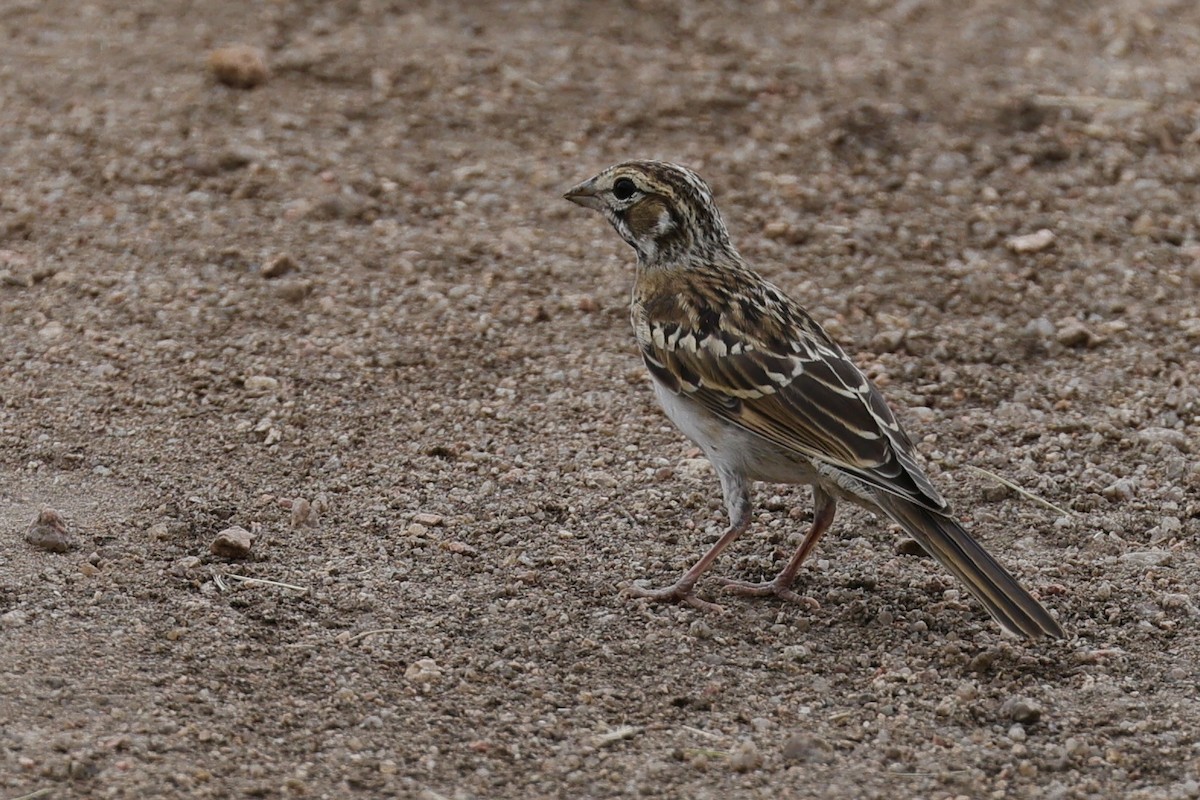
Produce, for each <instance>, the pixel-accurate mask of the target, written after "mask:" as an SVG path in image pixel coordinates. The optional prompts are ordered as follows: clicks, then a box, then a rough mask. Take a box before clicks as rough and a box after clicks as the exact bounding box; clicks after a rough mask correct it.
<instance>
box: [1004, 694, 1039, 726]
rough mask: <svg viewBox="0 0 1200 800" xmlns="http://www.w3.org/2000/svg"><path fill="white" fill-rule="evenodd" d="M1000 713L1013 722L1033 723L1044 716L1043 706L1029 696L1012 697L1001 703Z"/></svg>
mask: <svg viewBox="0 0 1200 800" xmlns="http://www.w3.org/2000/svg"><path fill="white" fill-rule="evenodd" d="M1000 713H1001V714H1002V715H1004V716H1006V717H1008V718H1009V719H1011V720H1012V721H1013V722H1020V723H1024V724H1032V723H1034V722H1037V721H1038V720H1039V719H1041V718H1042V707H1041V705H1039V704H1038V702H1037V701H1036V700H1031V699H1029V698H1028V697H1010V698H1009V699H1007V700H1005V701H1004V702H1003V703H1002V704H1001V705H1000Z"/></svg>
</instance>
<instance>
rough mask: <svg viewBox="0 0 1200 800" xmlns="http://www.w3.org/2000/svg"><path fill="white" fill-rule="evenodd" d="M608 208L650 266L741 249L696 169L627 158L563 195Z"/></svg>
mask: <svg viewBox="0 0 1200 800" xmlns="http://www.w3.org/2000/svg"><path fill="white" fill-rule="evenodd" d="M563 196H564V197H565V198H566V199H567V200H570V201H571V202H572V203H577V204H578V205H581V206H584V207H585V208H592V209H595V210H596V211H599V212H600V213H601V214H603V215H604V216H605V217H606V218H607V219H608V221H609V222H610V223H612V226H613V227H614V228H616V230H617V233H619V234H621V238H622V239H624V240H625V241H626V242H628V243H629V244H630V246H631V247H633V249H634V250H636V251H637V254H638V261H639V262H640V263H641V264H642V265H643V266H646V267H655V266H669V265H682V264H685V263H686V262H688V261H690V260H692V259H704V260H712V259H714V258H719V257H721V256H723V255H733V256H734V257H736V253H735V252H734V250H733V246H732V245H731V244H730V243H729V234H728V233H727V232H726V230H725V223H724V222H723V221H722V220H721V213H720V212H719V211H718V210H717V206H716V204H715V203H714V202H713V197H712V191H711V190H710V189H709V188H708V184H706V183H705V182H704V181H703V180H702V179H701V178H700V176H699V175H697V174H696V173H694V172H692V171H691V170H690V169H686V168H685V167H681V166H678V165H676V164H668V163H666V162H663V161H626V162H624V163H622V164H617V165H615V166H612V167H609V168H608V169H606V170H604V171H603V172H601V173H600V174H599V175H596V176H595V177H593V178H589V179H588V180H586V181H584V182H583V183H581V184H579V185H578V186H575V187H574V188H572V189H571V190H570V191H569V192H567V193H566V194H565V195H563Z"/></svg>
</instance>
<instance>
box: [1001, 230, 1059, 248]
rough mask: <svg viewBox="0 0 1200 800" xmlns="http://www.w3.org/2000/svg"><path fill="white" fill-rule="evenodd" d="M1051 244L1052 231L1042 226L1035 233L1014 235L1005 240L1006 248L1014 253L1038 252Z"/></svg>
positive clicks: (1052, 238) (1052, 241)
mask: <svg viewBox="0 0 1200 800" xmlns="http://www.w3.org/2000/svg"><path fill="white" fill-rule="evenodd" d="M1052 244H1054V231H1052V230H1050V229H1049V228H1042V229H1041V230H1039V231H1037V232H1036V233H1027V234H1025V235H1024V236H1014V237H1012V238H1011V239H1009V240H1008V241H1007V242H1005V245H1006V246H1007V247H1008V249H1009V250H1012V251H1013V252H1014V253H1039V252H1041V251H1042V250H1045V249H1046V248H1047V247H1049V246H1050V245H1052Z"/></svg>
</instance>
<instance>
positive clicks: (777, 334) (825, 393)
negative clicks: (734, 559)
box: [565, 161, 1064, 638]
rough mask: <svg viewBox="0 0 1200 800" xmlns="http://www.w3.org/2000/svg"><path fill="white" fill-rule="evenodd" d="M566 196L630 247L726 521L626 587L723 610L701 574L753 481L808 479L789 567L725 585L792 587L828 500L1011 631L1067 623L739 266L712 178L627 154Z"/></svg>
mask: <svg viewBox="0 0 1200 800" xmlns="http://www.w3.org/2000/svg"><path fill="white" fill-rule="evenodd" d="M565 197H566V199H568V200H570V201H572V202H574V203H577V204H579V205H581V206H585V207H587V208H591V209H595V210H596V211H599V212H600V213H601V214H603V215H604V216H605V217H606V218H607V219H608V221H609V222H610V223H612V226H613V227H614V228H616V230H617V233H619V234H620V235H621V238H623V239H624V240H625V241H626V242H628V243H629V244H630V245H631V246H632V247H633V249H634V250H635V251H637V279H636V284H635V288H634V292H633V304H632V321H633V328H634V331H635V332H636V334H637V341H638V345H639V346H640V347H641V352H642V359H643V360H644V361H645V363H646V367H647V368H648V369H649V370H650V375H651V376H652V378H653V384H654V390H655V393H656V394H657V395H658V399H659V401H660V402H661V403H662V406H663V408H664V409H665V410H666V413H667V416H669V417H670V418H671V420H672V421H673V422H674V423H675V424H676V425H677V426H678V427H679V428H680V429H681V430H682V431H683V432H684V433H685V434H687V436H688V437H690V438H691V439H692V441H694V442H695V443H696V444H697V445H699V447H700V448H701V449H702V450H703V451H704V453H705V455H706V456H707V457H708V459H709V461H711V462H712V464H713V467H714V468H715V469H716V472H717V475H718V477H719V478H720V481H721V488H722V490H723V492H724V497H725V506H726V508H727V510H728V512H729V520H730V524H729V527H728V529H726V531H725V532H724V534H723V535H722V536H721V538H720V539H719V540H718V541H717V542H716V544H714V545H713V546H712V548H711V549H709V551H708V552H707V553H705V554H704V556H703V557H702V558H701V559H700V560H699V561H697V562H696V564H695V565H694V566H693V567H692V568H691V569H689V570H688V571H687V572H686V573H684V574H683V576H682V577H680V578H679V580H677V581H676V582H675V583H673V584H671V585H670V586H667V587H664V588H661V589H646V588H642V587H634V588H632V589H629V590H627V591H628V592H629V593H630V594H632V595H635V596H637V597H645V598H650V599H652V600H676V601H682V602H686V603H688V604H690V605H693V606H696V607H698V608H705V609H713V608H718V607H717V606H715V605H714V604H712V603H709V602H707V601H705V600H702V599H700V598H699V597H697V596H696V595H695V594H694V588H695V585H696V581H697V580H698V579H699V578H700V576H701V575H702V574H703V573H704V571H705V570H707V569H708V568H709V566H710V565H711V564H712V562H713V561H714V559H716V558H717V556H718V555H719V554H720V553H721V551H722V550H724V549H725V548H726V547H728V546H729V544H730V543H731V542H733V541H734V540H735V539H736V538H737V537H738V536H740V535H741V534H742V533H743V532H745V530H746V529H747V527H749V525H750V520H751V502H750V489H751V484H752V482H753V481H756V480H759V481H769V482H772V483H788V484H808V485H810V486H812V491H813V500H814V504H815V511H814V515H813V522H812V526H811V527H810V528H809V530H808V533H807V535H806V536H805V538H804V540H803V542H802V543H801V544H800V547H799V548H798V549H797V550H796V553H795V555H793V556H792V558H791V560H790V561H789V562H788V564H787V566H786V567H784V569H783V570H782V571H781V572H780V573H779V574H778V575H777V576H776V577H775V579H774V580H771V581H768V582H765V583H744V582H740V581H724V583H725V584H726V586H727V587H728V588H729V589H730V590H731V591H734V592H736V593H742V594H751V595H771V594H774V595H778V596H780V597H784V598H789V599H796V598H797V595H796V594H795V593H794V592H793V591H792V589H791V586H792V582H793V581H794V580H795V578H796V573H797V571H798V570H799V568H800V565H801V564H802V563H803V562H804V559H805V557H806V556H807V555H808V554H809V552H810V551H811V550H812V549H813V547H814V546H815V545H816V544H817V541H818V540H819V539H820V538H821V535H822V534H823V533H824V532H825V530H826V529H827V528H828V527H829V525H830V523H832V522H833V517H834V511H835V509H836V504H837V500H839V499H845V500H850V501H853V502H855V503H858V504H860V505H863V506H866V507H867V508H870V509H872V510H875V511H878V512H881V513H883V514H885V515H887V516H888V517H890V518H891V519H893V520H895V521H896V522H897V523H898V524H899V525H900V526H901V527H902V528H903V529H904V530H905V531H907V532H908V533H909V535H911V536H912V537H913V538H914V539H916V540H917V542H918V543H920V545H921V547H923V548H924V549H925V551H926V552H928V553H929V554H930V555H932V556H933V557H934V558H936V559H937V560H938V561H939V562H941V564H942V565H943V566H945V567H946V569H948V570H950V572H952V573H954V574H955V575H956V576H958V578H959V579H960V580H962V582H963V583H964V584H965V585H966V587H967V588H968V589H969V590H970V591H971V593H972V594H973V595H974V596H975V597H976V598H977V599H978V600H979V602H981V603H982V604H983V605H984V607H985V608H987V610H988V611H989V612H991V614H992V616H994V617H995V618H996V620H997V622H999V623H1000V625H1002V626H1003V627H1004V628H1005V629H1007V630H1008V631H1011V632H1012V633H1014V634H1018V635H1023V636H1027V637H1030V638H1038V637H1041V636H1051V637H1056V638H1057V637H1062V636H1063V635H1064V634H1063V629H1062V627H1061V626H1060V625H1059V624H1058V622H1057V621H1056V620H1055V619H1054V617H1052V616H1051V615H1050V614H1049V613H1048V612H1047V611H1046V609H1045V608H1043V607H1042V605H1041V604H1040V603H1038V601H1037V600H1035V599H1034V598H1033V597H1032V596H1031V595H1030V594H1029V593H1028V592H1027V591H1025V589H1023V588H1022V587H1021V585H1020V584H1019V583H1017V581H1016V579H1015V578H1013V576H1012V575H1010V574H1009V573H1008V571H1006V570H1005V569H1004V567H1002V566H1001V565H1000V564H999V563H998V562H997V561H996V559H994V558H993V557H992V556H991V555H990V554H989V553H988V552H987V551H986V550H984V548H983V547H982V546H981V545H980V544H979V543H978V542H976V541H975V540H974V539H973V538H971V536H970V535H969V534H968V533H967V532H966V531H965V530H963V528H962V526H961V525H959V524H958V522H957V521H955V519H954V518H953V517H952V516H950V513H949V507H948V505H947V503H946V501H945V500H944V499H943V498H942V496H941V494H939V493H938V490H937V489H936V488H934V486H933V484H932V483H931V482H930V480H929V478H928V477H927V476H926V475H925V472H924V471H923V470H922V469H921V466H920V465H919V464H918V462H917V458H916V456H915V454H914V448H913V445H912V441H911V440H910V439H909V437H908V435H907V434H906V433H905V432H904V429H903V428H902V427H901V426H900V423H899V422H898V421H897V420H896V417H895V415H894V414H893V413H892V411H891V409H890V408H888V405H887V403H886V402H884V399H883V396H882V395H881V394H880V393H879V390H878V389H876V388H875V386H874V385H873V384H872V383H871V382H870V380H868V379H867V377H866V376H865V375H863V373H862V372H861V371H859V369H858V368H857V367H855V366H854V364H853V363H852V362H851V361H850V359H849V358H848V357H847V356H846V354H845V352H844V351H843V350H842V348H841V347H839V346H838V345H837V344H836V343H835V342H834V341H833V340H832V339H831V338H830V337H829V335H828V334H827V333H826V332H825V331H824V330H823V329H822V328H821V326H820V325H818V324H817V323H816V322H815V321H814V320H813V318H812V317H810V316H809V315H808V313H807V312H806V311H805V310H804V309H803V308H801V306H800V305H799V304H798V303H796V302H795V301H794V300H792V299H790V298H789V297H788V296H787V295H785V294H784V293H783V292H782V291H780V290H779V289H778V288H776V287H775V286H773V285H772V284H770V283H768V282H767V281H766V280H764V279H763V278H762V277H760V276H759V275H757V274H756V273H754V272H753V271H752V270H750V268H749V267H747V266H746V262H745V261H744V260H743V259H742V257H741V256H740V255H739V254H738V252H737V250H736V249H735V248H734V246H733V244H732V243H731V242H730V240H729V234H728V232H727V231H726V229H725V223H724V222H723V221H722V219H721V214H720V212H719V211H718V210H717V207H716V204H715V203H714V202H713V196H712V192H711V191H710V189H709V187H708V185H707V184H706V183H705V182H704V181H703V180H701V178H700V177H699V176H698V175H696V174H695V173H694V172H692V171H691V170H688V169H685V168H684V167H680V166H677V165H674V164H668V163H664V162H658V161H628V162H625V163H622V164H617V165H616V166H613V167H610V168H608V169H606V170H604V171H603V172H601V173H600V174H598V175H596V176H595V177H593V178H590V179H589V180H586V181H584V182H583V183H580V184H579V185H578V186H576V187H574V188H573V189H571V190H570V191H569V192H567V193H566V195H565Z"/></svg>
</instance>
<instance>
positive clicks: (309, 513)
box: [288, 497, 321, 528]
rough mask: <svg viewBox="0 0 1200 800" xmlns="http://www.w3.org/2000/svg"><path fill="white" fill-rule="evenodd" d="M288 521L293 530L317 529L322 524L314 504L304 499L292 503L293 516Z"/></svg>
mask: <svg viewBox="0 0 1200 800" xmlns="http://www.w3.org/2000/svg"><path fill="white" fill-rule="evenodd" d="M288 521H289V523H290V524H291V526H292V528H316V527H319V526H320V524H321V522H320V520H319V519H318V517H317V512H316V510H315V509H314V508H313V505H312V503H310V502H308V501H307V500H305V499H304V498H303V497H297V498H296V499H295V500H293V501H292V514H291V517H290V519H289V520H288Z"/></svg>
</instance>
